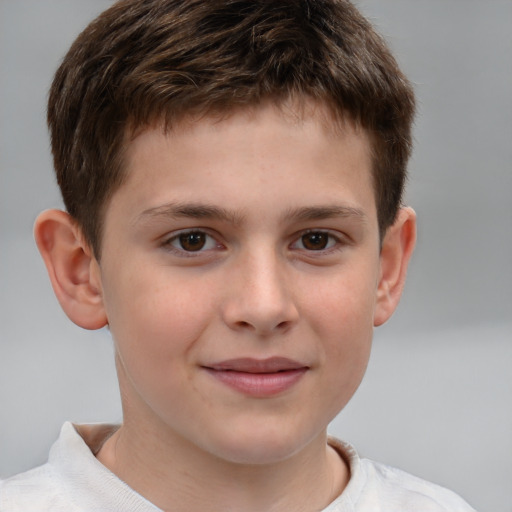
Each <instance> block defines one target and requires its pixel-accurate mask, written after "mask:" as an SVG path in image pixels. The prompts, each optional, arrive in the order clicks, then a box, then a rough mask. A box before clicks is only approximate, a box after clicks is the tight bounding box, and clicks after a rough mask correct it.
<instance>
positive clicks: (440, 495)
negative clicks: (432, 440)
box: [361, 459, 474, 512]
mask: <svg viewBox="0 0 512 512" xmlns="http://www.w3.org/2000/svg"><path fill="white" fill-rule="evenodd" d="M361 465H362V468H363V471H364V473H365V474H366V478H367V482H368V490H367V495H368V496H367V499H368V500H369V501H370V502H371V501H372V500H373V499H375V497H379V499H380V497H383V498H384V497H385V498H386V499H388V500H389V501H390V503H392V504H395V503H396V504H397V505H400V506H401V507H403V510H407V511H409V512H413V511H418V512H420V511H421V512H474V509H473V508H471V507H470V506H469V505H468V504H467V503H466V502H465V501H464V500H463V499H462V498H461V497H460V496H458V495H457V494H455V493H454V492H453V491H450V490H449V489H446V488H445V487H442V486H440V485H437V484H434V483H431V482H427V481H426V480H423V479H421V478H418V477H416V476H414V475H411V474H409V473H406V472H405V471H402V470H400V469H397V468H393V467H390V466H387V465H385V464H380V463H378V462H374V461H371V460H368V459H362V461H361Z"/></svg>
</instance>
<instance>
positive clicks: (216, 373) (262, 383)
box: [208, 368, 306, 398]
mask: <svg viewBox="0 0 512 512" xmlns="http://www.w3.org/2000/svg"><path fill="white" fill-rule="evenodd" d="M208 372H209V373H210V375H212V376H213V377H215V378H216V379H217V380H219V381H221V382H222V383H223V384H226V385H227V386H229V387H230V388H232V389H235V390H236V391H239V392H241V393H244V394H246V395H250V396H253V397H257V398H265V397H271V396H275V395H278V394H280V393H283V392H284V391H287V390H288V389H290V388H292V387H293V386H294V385H295V384H296V383H297V382H298V381H299V380H300V379H301V378H302V377H303V375H304V374H305V373H306V368H298V369H296V370H287V371H282V372H275V373H248V372H237V371H232V370H213V369H210V368H208Z"/></svg>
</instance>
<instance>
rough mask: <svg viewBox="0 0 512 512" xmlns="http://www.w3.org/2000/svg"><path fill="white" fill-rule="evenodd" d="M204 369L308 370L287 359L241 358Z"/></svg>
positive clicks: (239, 370)
mask: <svg viewBox="0 0 512 512" xmlns="http://www.w3.org/2000/svg"><path fill="white" fill-rule="evenodd" d="M204 367H205V368H208V369H210V370H217V371H235V372H245V373H277V372H283V371H290V370H305V369H307V368H308V366H307V365H305V364H303V363H300V362H298V361H294V360H293V359H289V358H287V357H269V358H266V359H255V358H251V357H241V358H237V359H228V360H225V361H220V362H218V363H214V364H208V365H204Z"/></svg>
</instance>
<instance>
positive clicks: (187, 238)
mask: <svg viewBox="0 0 512 512" xmlns="http://www.w3.org/2000/svg"><path fill="white" fill-rule="evenodd" d="M178 241H179V245H180V248H181V249H183V250H185V251H200V250H201V249H203V248H204V246H205V244H206V233H202V232H201V231H191V232H189V233H182V234H181V235H179V237H178Z"/></svg>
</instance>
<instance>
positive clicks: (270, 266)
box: [225, 244, 298, 334]
mask: <svg viewBox="0 0 512 512" xmlns="http://www.w3.org/2000/svg"><path fill="white" fill-rule="evenodd" d="M230 280H231V286H230V287H229V289H230V294H229V298H228V301H227V304H226V307H225V317H226V321H227V322H228V323H229V324H230V326H231V327H234V328H237V329H240V328H244V329H248V330H252V331H256V332H258V333H260V334H268V333H270V332H273V331H275V330H276V329H278V330H284V329H286V328H288V327H290V326H291V325H293V323H295V322H296V320H297V318H298V312H297V308H296V305H295V303H294V297H293V293H292V290H291V288H290V286H289V276H288V272H287V263H286V260H285V259H284V258H283V257H281V256H280V255H279V254H278V251H276V250H275V249H274V248H273V247H271V246H269V245H264V244H260V245H259V247H257V248H254V249H253V250H248V251H246V252H244V253H241V254H240V256H239V258H238V261H237V264H236V268H235V270H234V271H233V275H232V276H231V279H230Z"/></svg>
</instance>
